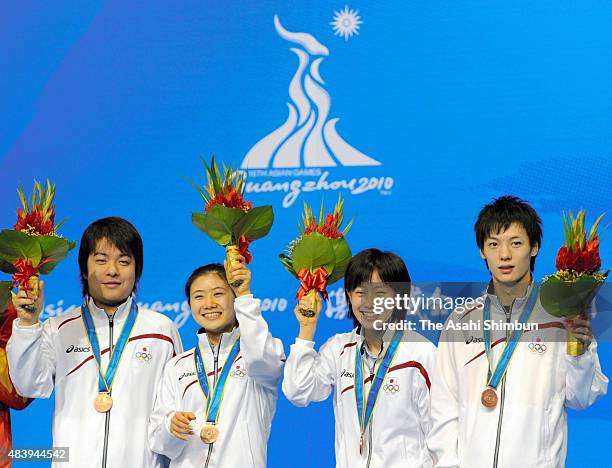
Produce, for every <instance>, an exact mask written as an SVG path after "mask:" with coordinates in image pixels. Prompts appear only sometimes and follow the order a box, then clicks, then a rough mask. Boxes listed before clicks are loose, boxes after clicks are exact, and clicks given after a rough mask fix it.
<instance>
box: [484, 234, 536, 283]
mask: <svg viewBox="0 0 612 468" xmlns="http://www.w3.org/2000/svg"><path fill="white" fill-rule="evenodd" d="M537 254H538V246H537V245H534V246H531V245H530V243H529V237H528V235H527V231H526V230H525V228H524V227H523V226H522V225H521V224H519V223H512V224H511V225H510V226H509V227H508V229H506V230H505V231H503V232H498V233H493V232H491V233H489V236H488V237H487V238H486V239H485V242H484V245H483V248H482V250H481V251H480V256H481V257H482V258H483V259H484V260H486V261H487V265H488V267H489V270H490V271H491V275H492V276H493V281H494V282H496V283H499V284H501V285H507V286H513V285H515V284H518V283H523V282H529V279H530V278H531V276H530V265H531V257H535V256H536V255H537Z"/></svg>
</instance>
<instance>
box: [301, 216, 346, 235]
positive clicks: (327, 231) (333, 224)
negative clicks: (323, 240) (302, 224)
mask: <svg viewBox="0 0 612 468" xmlns="http://www.w3.org/2000/svg"><path fill="white" fill-rule="evenodd" d="M338 218H339V214H338V213H334V214H333V215H332V214H328V215H327V216H326V217H325V224H323V225H322V226H319V225H317V224H316V222H315V220H314V219H311V220H310V224H308V226H306V229H305V230H304V235H307V234H312V233H313V232H315V231H316V232H318V233H319V234H323V235H324V236H325V237H327V238H328V239H338V238H339V237H342V233H340V232H338V227H337V223H338Z"/></svg>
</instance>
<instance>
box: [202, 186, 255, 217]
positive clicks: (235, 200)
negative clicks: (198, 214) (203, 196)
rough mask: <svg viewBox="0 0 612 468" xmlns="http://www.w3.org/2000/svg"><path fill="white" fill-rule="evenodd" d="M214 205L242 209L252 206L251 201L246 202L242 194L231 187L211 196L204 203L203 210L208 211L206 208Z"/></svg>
mask: <svg viewBox="0 0 612 468" xmlns="http://www.w3.org/2000/svg"><path fill="white" fill-rule="evenodd" d="M215 205H220V206H224V207H226V208H238V209H240V210H244V211H249V210H250V209H251V208H253V202H246V201H245V200H244V198H243V197H242V195H241V194H240V193H238V192H237V191H236V190H234V189H233V188H232V187H230V188H229V190H228V192H227V193H219V194H217V195H215V196H214V197H213V198H211V199H210V200H209V201H208V203H206V206H205V207H204V211H205V212H208V210H209V209H210V208H211V207H213V206H215Z"/></svg>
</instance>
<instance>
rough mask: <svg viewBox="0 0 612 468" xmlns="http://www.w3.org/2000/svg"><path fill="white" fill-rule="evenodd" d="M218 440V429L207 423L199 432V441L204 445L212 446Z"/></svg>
mask: <svg viewBox="0 0 612 468" xmlns="http://www.w3.org/2000/svg"><path fill="white" fill-rule="evenodd" d="M218 438H219V429H218V428H217V426H215V425H214V424H210V423H207V424H206V425H205V426H204V427H203V428H202V430H201V431H200V439H202V442H204V443H205V444H214V443H215V442H216V441H217V439H218Z"/></svg>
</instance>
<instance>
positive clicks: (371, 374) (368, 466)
mask: <svg viewBox="0 0 612 468" xmlns="http://www.w3.org/2000/svg"><path fill="white" fill-rule="evenodd" d="M375 366H376V361H374V365H373V366H372V369H371V370H370V382H372V384H373V383H374V367H375ZM372 448H373V447H372V421H370V424H368V462H367V463H366V468H370V462H371V461H372Z"/></svg>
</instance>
